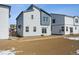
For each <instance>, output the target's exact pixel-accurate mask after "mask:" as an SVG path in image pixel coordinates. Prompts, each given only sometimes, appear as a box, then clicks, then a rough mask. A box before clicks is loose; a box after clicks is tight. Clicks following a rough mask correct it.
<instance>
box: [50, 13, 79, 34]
mask: <svg viewBox="0 0 79 59" xmlns="http://www.w3.org/2000/svg"><path fill="white" fill-rule="evenodd" d="M51 17H52V19H51V33H52V34H78V33H79V17H77V16H68V15H63V14H53V13H52V14H51Z"/></svg>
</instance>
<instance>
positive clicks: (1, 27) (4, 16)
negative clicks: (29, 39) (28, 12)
mask: <svg viewBox="0 0 79 59" xmlns="http://www.w3.org/2000/svg"><path fill="white" fill-rule="evenodd" d="M10 8H11V7H10V6H7V5H2V4H0V39H8V38H9V17H10Z"/></svg>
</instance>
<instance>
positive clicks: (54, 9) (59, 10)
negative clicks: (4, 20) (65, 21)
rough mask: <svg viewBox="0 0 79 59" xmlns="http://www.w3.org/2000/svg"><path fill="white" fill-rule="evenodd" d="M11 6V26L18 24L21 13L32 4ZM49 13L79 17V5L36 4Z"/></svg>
mask: <svg viewBox="0 0 79 59" xmlns="http://www.w3.org/2000/svg"><path fill="white" fill-rule="evenodd" d="M9 5H10V6H11V12H10V14H11V17H10V20H9V24H16V18H17V16H18V15H19V14H20V12H21V11H24V10H26V9H27V8H28V7H29V6H30V5H31V4H9ZM35 5H36V6H37V7H39V8H41V9H43V10H45V11H47V12H48V13H56V14H65V15H69V16H79V4H35Z"/></svg>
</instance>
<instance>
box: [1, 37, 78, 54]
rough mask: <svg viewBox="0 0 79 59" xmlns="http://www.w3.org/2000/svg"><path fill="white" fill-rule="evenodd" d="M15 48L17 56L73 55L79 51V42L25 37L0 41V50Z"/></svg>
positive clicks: (54, 38) (60, 38) (59, 38)
mask: <svg viewBox="0 0 79 59" xmlns="http://www.w3.org/2000/svg"><path fill="white" fill-rule="evenodd" d="M12 47H14V48H15V49H16V52H17V53H16V54H17V55H63V54H64V55H72V54H74V52H75V50H76V49H79V41H73V40H67V39H64V38H63V37H62V36H47V37H24V38H18V39H17V40H0V50H7V49H11V48H12Z"/></svg>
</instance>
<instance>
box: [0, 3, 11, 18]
mask: <svg viewBox="0 0 79 59" xmlns="http://www.w3.org/2000/svg"><path fill="white" fill-rule="evenodd" d="M0 7H4V8H9V17H10V10H11V6H8V5H4V4H0Z"/></svg>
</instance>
